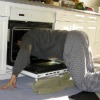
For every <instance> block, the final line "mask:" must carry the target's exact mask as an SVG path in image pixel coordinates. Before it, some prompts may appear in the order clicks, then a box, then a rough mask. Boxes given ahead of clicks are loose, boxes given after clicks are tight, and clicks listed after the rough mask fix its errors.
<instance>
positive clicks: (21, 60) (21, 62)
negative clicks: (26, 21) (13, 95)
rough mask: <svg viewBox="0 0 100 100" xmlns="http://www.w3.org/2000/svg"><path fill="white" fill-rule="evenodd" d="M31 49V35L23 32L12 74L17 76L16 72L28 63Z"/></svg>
mask: <svg viewBox="0 0 100 100" xmlns="http://www.w3.org/2000/svg"><path fill="white" fill-rule="evenodd" d="M31 49H32V43H31V37H30V35H29V34H25V35H24V36H23V38H22V45H21V48H20V50H19V53H18V55H17V58H16V60H15V64H14V66H13V69H12V74H13V75H16V76H18V74H19V73H20V72H21V71H22V70H23V69H24V68H25V67H26V66H27V65H28V64H29V63H30V55H31Z"/></svg>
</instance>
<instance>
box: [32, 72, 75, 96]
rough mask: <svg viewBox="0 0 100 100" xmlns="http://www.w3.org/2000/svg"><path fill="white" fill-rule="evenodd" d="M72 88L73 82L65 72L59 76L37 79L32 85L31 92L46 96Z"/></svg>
mask: <svg viewBox="0 0 100 100" xmlns="http://www.w3.org/2000/svg"><path fill="white" fill-rule="evenodd" d="M73 86H74V83H73V80H70V74H69V72H67V73H64V74H62V75H59V76H54V77H49V78H41V79H38V81H35V83H33V91H34V92H36V93H38V94H47V93H54V92H58V91H61V90H64V89H66V88H70V87H73Z"/></svg>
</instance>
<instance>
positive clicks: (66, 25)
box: [54, 21, 71, 30]
mask: <svg viewBox="0 0 100 100" xmlns="http://www.w3.org/2000/svg"><path fill="white" fill-rule="evenodd" d="M54 29H55V30H71V22H61V21H56V23H55V24H54Z"/></svg>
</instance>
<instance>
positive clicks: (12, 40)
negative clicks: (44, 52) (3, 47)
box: [7, 21, 66, 73]
mask: <svg viewBox="0 0 100 100" xmlns="http://www.w3.org/2000/svg"><path fill="white" fill-rule="evenodd" d="M33 28H49V29H52V23H43V22H24V21H9V34H8V46H7V64H8V65H11V66H13V65H14V62H15V59H16V57H17V53H18V51H19V49H20V48H19V46H18V45H17V41H18V40H19V41H20V40H21V39H22V36H23V35H24V34H25V33H26V32H27V31H29V30H30V29H33ZM30 61H31V62H30V64H29V66H26V68H25V69H24V70H27V71H29V72H34V73H43V72H46V71H54V70H60V69H65V68H66V66H65V65H64V63H63V62H62V61H53V60H50V59H39V58H38V57H35V56H31V57H30Z"/></svg>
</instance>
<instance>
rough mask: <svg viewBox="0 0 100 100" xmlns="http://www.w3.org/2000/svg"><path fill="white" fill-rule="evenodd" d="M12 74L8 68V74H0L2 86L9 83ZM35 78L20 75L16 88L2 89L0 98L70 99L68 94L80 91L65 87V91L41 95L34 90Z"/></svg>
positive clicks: (27, 99)
mask: <svg viewBox="0 0 100 100" xmlns="http://www.w3.org/2000/svg"><path fill="white" fill-rule="evenodd" d="M10 76H11V70H9V69H8V70H7V72H6V74H4V75H0V86H1V85H3V84H5V83H7V82H8V80H9V78H10ZM34 81H35V80H34V79H33V78H30V77H28V76H25V75H22V74H20V75H19V78H18V80H17V88H16V89H10V88H9V89H7V90H0V100H69V99H68V96H70V95H74V94H77V93H79V92H80V90H78V89H77V88H75V87H72V88H69V89H65V90H63V91H60V92H57V93H52V94H45V95H39V94H36V93H34V92H33V91H32V85H33V82H34Z"/></svg>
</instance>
